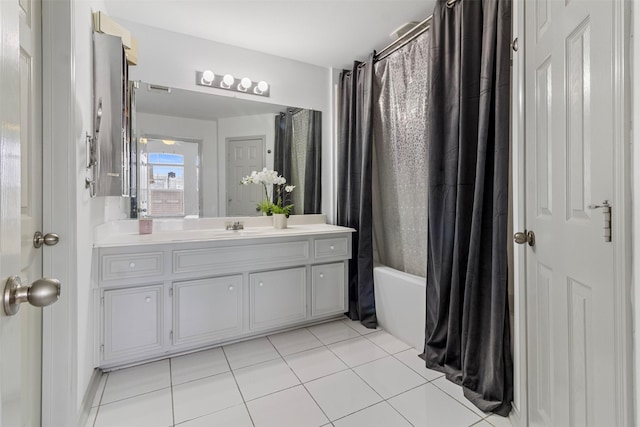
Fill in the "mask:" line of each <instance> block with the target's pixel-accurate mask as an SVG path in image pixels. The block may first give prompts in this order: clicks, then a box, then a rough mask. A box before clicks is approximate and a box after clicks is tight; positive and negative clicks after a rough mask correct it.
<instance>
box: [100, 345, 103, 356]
mask: <svg viewBox="0 0 640 427" xmlns="http://www.w3.org/2000/svg"><path fill="white" fill-rule="evenodd" d="M100 353H102V354H104V344H102V345H101V346H100Z"/></svg>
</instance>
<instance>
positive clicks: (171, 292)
mask: <svg viewBox="0 0 640 427" xmlns="http://www.w3.org/2000/svg"><path fill="white" fill-rule="evenodd" d="M172 296H173V288H169V297H172Z"/></svg>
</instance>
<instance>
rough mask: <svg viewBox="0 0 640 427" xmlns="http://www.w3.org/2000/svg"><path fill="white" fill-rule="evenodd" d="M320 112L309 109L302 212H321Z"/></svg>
mask: <svg viewBox="0 0 640 427" xmlns="http://www.w3.org/2000/svg"><path fill="white" fill-rule="evenodd" d="M321 197H322V112H321V111H314V110H310V111H309V135H308V137H307V156H306V159H305V166H304V213H306V214H317V213H321V212H322V208H321V206H320V205H321V203H322V198H321Z"/></svg>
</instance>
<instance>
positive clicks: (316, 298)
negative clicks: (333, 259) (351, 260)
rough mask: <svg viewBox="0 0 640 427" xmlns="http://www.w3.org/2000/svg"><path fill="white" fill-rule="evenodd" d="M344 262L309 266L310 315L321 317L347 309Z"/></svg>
mask: <svg viewBox="0 0 640 427" xmlns="http://www.w3.org/2000/svg"><path fill="white" fill-rule="evenodd" d="M345 274H346V265H345V263H344V262H337V263H333V264H323V265H314V266H312V267H311V316H312V317H321V316H325V315H327V314H331V313H335V312H340V313H344V312H345V311H346V310H347V305H346V304H347V301H346V300H345V297H344V296H345V294H346V292H345V286H346V283H345V277H346V276H345Z"/></svg>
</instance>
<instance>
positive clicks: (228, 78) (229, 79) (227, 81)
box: [222, 74, 236, 88]
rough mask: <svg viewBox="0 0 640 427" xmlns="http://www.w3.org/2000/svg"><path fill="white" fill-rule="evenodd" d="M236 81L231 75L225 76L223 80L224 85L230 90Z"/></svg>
mask: <svg viewBox="0 0 640 427" xmlns="http://www.w3.org/2000/svg"><path fill="white" fill-rule="evenodd" d="M235 80H236V79H234V78H233V76H232V75H231V74H225V75H224V77H223V78H222V83H224V87H226V88H229V87H231V85H232V84H233V82H234V81H235Z"/></svg>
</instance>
